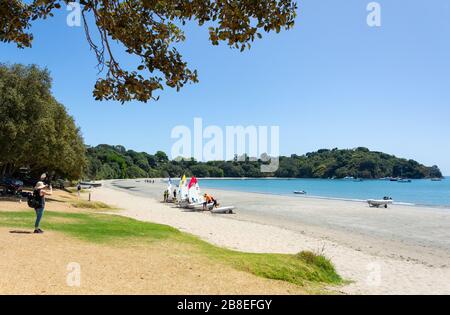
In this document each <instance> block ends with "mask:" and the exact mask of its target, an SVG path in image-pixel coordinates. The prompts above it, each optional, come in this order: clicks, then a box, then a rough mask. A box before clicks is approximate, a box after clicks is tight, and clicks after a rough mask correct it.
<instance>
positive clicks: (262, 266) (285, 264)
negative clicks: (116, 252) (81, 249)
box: [0, 211, 342, 286]
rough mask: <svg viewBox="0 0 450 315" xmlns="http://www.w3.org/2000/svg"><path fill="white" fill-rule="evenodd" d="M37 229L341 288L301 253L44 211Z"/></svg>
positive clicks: (16, 216) (12, 215)
mask: <svg viewBox="0 0 450 315" xmlns="http://www.w3.org/2000/svg"><path fill="white" fill-rule="evenodd" d="M33 223H34V212H33V211H29V212H1V211H0V226H2V227H9V228H24V229H29V228H30V227H32V226H33ZM42 228H43V229H44V230H51V231H57V232H62V233H65V234H68V235H70V236H73V237H76V238H78V239H82V240H86V241H89V242H95V243H114V244H117V243H118V242H121V241H123V242H156V241H168V242H171V241H173V242H174V244H176V245H177V248H178V246H180V245H181V246H182V250H183V253H188V254H192V255H194V254H199V255H206V256H207V257H209V258H210V259H214V260H216V261H218V262H221V263H225V264H228V265H231V266H232V267H234V268H235V269H238V270H242V271H246V272H249V273H252V274H254V275H257V276H260V277H264V278H269V279H275V280H282V281H287V282H290V283H294V284H297V285H300V286H311V285H315V284H333V285H337V284H341V283H342V279H341V277H340V276H339V275H338V274H337V273H336V271H335V268H334V267H333V265H332V263H331V262H330V261H329V260H328V259H326V258H325V257H323V256H321V255H316V254H314V253H312V252H301V253H299V254H297V255H284V254H253V253H244V252H238V251H233V250H228V249H224V248H220V247H217V246H214V245H211V244H209V243H207V242H205V241H202V240H200V239H199V238H197V237H195V236H193V235H190V234H187V233H183V232H180V231H178V230H177V229H174V228H172V227H169V226H166V225H160V224H154V223H147V222H141V221H137V220H133V219H128V218H124V217H120V216H114V215H105V214H95V213H61V212H53V211H48V212H46V213H45V214H44V219H43V224H42Z"/></svg>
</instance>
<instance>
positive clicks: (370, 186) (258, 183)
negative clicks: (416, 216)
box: [200, 177, 450, 207]
mask: <svg viewBox="0 0 450 315" xmlns="http://www.w3.org/2000/svg"><path fill="white" fill-rule="evenodd" d="M200 186H201V187H202V188H203V189H204V188H208V187H209V188H217V189H226V190H236V191H245V192H257V193H268V194H277V195H290V196H296V195H294V194H293V192H294V191H295V190H304V191H306V192H307V195H306V196H308V197H324V198H337V199H347V200H367V199H382V198H383V197H384V196H389V197H392V198H393V199H394V202H396V203H405V204H415V205H428V206H443V207H450V177H447V178H445V179H444V180H442V181H431V180H429V179H423V180H412V182H411V183H401V182H391V181H388V180H364V181H361V182H358V181H353V180H338V179H335V180H332V179H220V180H218V179H203V180H200ZM299 197H300V196H299ZM302 197H304V196H302Z"/></svg>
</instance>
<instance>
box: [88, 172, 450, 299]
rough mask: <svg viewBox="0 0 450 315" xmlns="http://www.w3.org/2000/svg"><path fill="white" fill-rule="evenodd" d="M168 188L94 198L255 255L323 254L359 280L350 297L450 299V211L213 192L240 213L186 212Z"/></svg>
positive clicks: (108, 186)
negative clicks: (165, 196) (171, 200)
mask: <svg viewBox="0 0 450 315" xmlns="http://www.w3.org/2000/svg"><path fill="white" fill-rule="evenodd" d="M164 188H165V184H164V183H162V182H161V181H158V180H157V181H156V183H155V184H148V183H145V182H144V181H143V180H126V181H107V182H105V184H104V187H102V188H100V189H95V190H94V191H93V198H94V200H98V201H103V202H107V203H109V204H112V205H115V206H117V207H120V208H121V209H122V210H121V211H119V212H116V214H119V215H123V216H127V217H131V218H135V219H138V220H142V221H151V222H155V223H161V224H167V225H170V226H173V227H176V228H178V229H180V230H182V231H185V232H189V233H192V234H194V235H197V236H199V237H201V238H202V239H204V240H207V241H208V242H211V243H214V244H217V245H220V246H224V247H227V248H232V249H236V250H242V251H249V252H273V253H297V252H300V251H302V250H312V251H315V252H320V253H323V254H325V255H326V256H327V257H329V258H330V259H331V260H332V261H333V263H334V264H335V266H336V268H337V270H338V272H339V273H340V274H341V276H343V277H344V278H345V279H347V280H349V281H351V282H350V283H349V284H348V285H345V286H343V287H340V288H338V289H337V290H338V291H341V292H343V293H347V294H450V266H449V265H448V262H449V261H450V211H448V210H447V209H437V208H424V207H411V206H398V205H395V206H393V207H391V208H389V209H371V208H369V207H368V206H367V204H364V203H359V202H350V201H336V200H324V199H313V198H294V197H284V196H275V195H262V194H256V193H242V192H232V191H222V190H209V192H211V193H212V194H214V196H216V197H217V198H218V199H219V201H221V202H222V204H223V205H229V204H233V205H235V206H237V207H238V209H237V211H236V214H234V215H213V214H210V213H193V212H186V211H183V210H181V209H179V208H175V207H173V206H171V205H167V204H163V203H161V201H160V200H161V199H162V192H163V190H164Z"/></svg>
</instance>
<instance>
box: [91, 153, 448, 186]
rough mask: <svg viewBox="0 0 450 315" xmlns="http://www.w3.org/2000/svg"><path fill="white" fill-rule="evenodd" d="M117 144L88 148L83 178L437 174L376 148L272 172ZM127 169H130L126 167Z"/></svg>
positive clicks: (308, 159)
mask: <svg viewBox="0 0 450 315" xmlns="http://www.w3.org/2000/svg"><path fill="white" fill-rule="evenodd" d="M117 148H118V147H117V146H110V145H100V146H97V147H95V148H88V159H89V168H88V170H89V172H88V173H87V174H86V176H87V177H89V178H91V179H109V178H139V177H140V178H144V177H181V176H182V175H183V174H185V175H187V176H192V175H195V176H197V177H256V178H257V177H267V176H274V177H283V178H284V177H287V178H332V177H336V178H343V177H346V176H354V177H359V178H381V177H398V176H403V177H408V178H425V177H442V174H441V172H440V170H439V168H438V167H437V166H432V167H426V166H424V165H422V164H419V163H418V162H416V161H413V160H406V159H400V158H397V157H395V156H392V155H388V154H385V153H381V152H371V151H369V150H368V149H366V148H357V149H353V150H338V149H333V150H326V149H323V150H319V151H317V152H312V153H307V154H306V155H303V156H298V155H292V156H291V157H281V158H280V167H279V169H278V170H277V171H276V172H275V173H273V174H267V173H261V164H262V163H263V162H262V161H261V160H259V161H253V160H252V159H249V158H246V159H239V160H238V159H235V160H233V161H210V162H206V163H202V162H197V161H196V160H194V159H188V160H172V161H170V160H169V159H168V158H167V155H166V154H165V153H164V152H161V151H158V152H157V153H156V154H155V155H150V154H148V153H144V152H141V153H138V152H135V151H132V150H129V151H123V150H122V151H121V150H118V149H117ZM121 148H123V147H121ZM240 160H242V161H241V162H240ZM131 167H132V169H133V171H132V172H130V171H127V170H128V169H129V168H131ZM105 169H106V170H107V171H105ZM138 169H140V171H138Z"/></svg>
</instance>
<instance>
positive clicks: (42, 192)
mask: <svg viewBox="0 0 450 315" xmlns="http://www.w3.org/2000/svg"><path fill="white" fill-rule="evenodd" d="M52 193H53V189H52V186H51V185H50V186H47V185H45V184H44V183H43V182H37V184H36V186H35V187H34V191H33V196H34V198H35V200H36V201H37V202H36V206H35V208H34V211H35V212H36V222H35V224H34V233H35V234H42V233H44V231H42V230H41V229H40V227H39V225H40V223H41V220H42V216H43V215H44V210H45V196H50V195H51V194H52Z"/></svg>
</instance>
